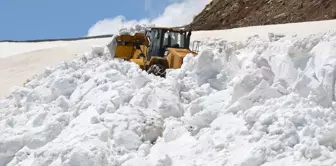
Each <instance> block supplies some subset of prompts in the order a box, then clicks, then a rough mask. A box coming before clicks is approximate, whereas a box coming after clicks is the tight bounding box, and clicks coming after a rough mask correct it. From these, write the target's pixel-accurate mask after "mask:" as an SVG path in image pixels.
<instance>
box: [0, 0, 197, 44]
mask: <svg viewBox="0 0 336 166" xmlns="http://www.w3.org/2000/svg"><path fill="white" fill-rule="evenodd" d="M145 1H146V0H97V1H93V0H0V40H27V39H43V38H63V37H82V36H86V35H87V33H88V30H89V28H90V27H91V26H93V25H94V24H95V23H96V22H97V21H99V20H102V19H104V18H114V17H116V16H118V15H123V16H124V17H125V18H126V19H127V20H133V19H134V20H140V19H143V18H155V17H157V16H158V15H159V14H160V13H162V12H163V11H164V9H165V7H167V6H168V5H169V4H171V3H172V2H171V0H152V1H147V2H151V3H150V4H151V5H149V6H150V9H149V10H146V8H145ZM196 1H197V0H196ZM147 4H149V3H147Z"/></svg>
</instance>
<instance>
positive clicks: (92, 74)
mask: <svg viewBox="0 0 336 166" xmlns="http://www.w3.org/2000/svg"><path fill="white" fill-rule="evenodd" d="M335 45H336V34H332V33H328V34H321V35H315V36H309V37H307V38H299V37H290V36H288V37H284V38H281V39H279V40H272V41H268V40H263V39H261V38H258V37H252V38H250V39H249V40H247V41H245V42H240V43H229V42H226V41H224V40H205V41H202V47H201V50H202V51H201V52H200V54H199V56H197V57H193V56H191V55H188V56H187V57H186V58H185V59H184V63H183V66H182V68H181V69H178V70H169V71H168V73H167V78H166V79H163V78H159V77H155V76H153V75H148V74H147V73H146V72H144V71H142V70H140V69H139V68H138V67H137V66H136V65H135V64H134V63H130V62H125V61H122V60H118V59H111V58H110V55H109V54H108V53H107V52H108V51H107V48H97V49H93V50H92V51H91V52H88V53H86V54H84V55H82V56H80V57H78V58H76V59H75V60H73V61H69V62H63V63H61V64H58V65H57V66H56V67H54V68H48V69H45V71H44V72H43V73H41V74H39V75H37V76H36V77H35V78H33V79H32V80H30V82H28V83H27V84H26V87H17V88H16V89H15V90H14V91H13V92H12V93H11V94H10V96H9V97H8V98H7V99H5V100H1V101H0V126H1V127H0V135H1V136H2V137H1V138H0V165H1V166H2V165H8V166H14V165H16V166H17V165H18V166H20V165H21V166H26V165H32V166H44V165H51V166H56V165H57V166H59V165H61V166H79V165H90V166H91V165H92V166H94V165H95V166H98V165H99V166H104V165H106V166H107V165H113V166H118V165H123V166H130V165H134V166H157V165H160V166H180V165H193V166H203V165H211V166H217V165H218V166H219V165H236V166H271V165H272V166H274V165H276V166H280V165H281V166H313V165H328V166H329V165H330V166H331V165H335V164H336V141H335V140H336V125H335V124H336V112H335V109H334V106H335V103H334V102H333V101H332V98H333V95H335V93H334V84H335V74H334V66H335V59H336V58H335V57H334V55H335V54H336V49H335V48H336V47H335Z"/></svg>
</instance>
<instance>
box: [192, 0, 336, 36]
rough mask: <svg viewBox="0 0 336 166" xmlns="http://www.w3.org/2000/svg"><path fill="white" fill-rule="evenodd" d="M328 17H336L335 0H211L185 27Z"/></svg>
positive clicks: (251, 24)
mask: <svg viewBox="0 0 336 166" xmlns="http://www.w3.org/2000/svg"><path fill="white" fill-rule="evenodd" d="M329 19H336V1H335V0H213V1H212V2H211V3H210V4H208V5H207V6H206V7H205V9H204V10H203V11H202V12H201V13H200V14H199V15H197V16H196V17H195V18H194V20H193V22H192V23H191V24H190V25H188V27H192V29H193V30H214V29H229V28H237V27H245V26H256V25H268V24H283V23H292V22H303V21H318V20H329ZM307 28H308V27H307Z"/></svg>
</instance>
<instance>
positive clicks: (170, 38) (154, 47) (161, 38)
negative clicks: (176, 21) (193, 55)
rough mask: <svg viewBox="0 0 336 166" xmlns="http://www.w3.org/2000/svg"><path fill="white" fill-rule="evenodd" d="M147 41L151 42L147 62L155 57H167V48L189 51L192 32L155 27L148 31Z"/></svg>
mask: <svg viewBox="0 0 336 166" xmlns="http://www.w3.org/2000/svg"><path fill="white" fill-rule="evenodd" d="M146 36H147V39H148V40H149V41H150V45H149V49H148V56H147V61H149V60H150V59H151V57H153V56H157V57H162V58H163V57H165V56H167V53H166V51H167V48H176V49H179V48H181V49H188V48H189V44H190V36H191V31H185V30H181V29H173V28H160V27H155V28H151V29H150V30H148V31H146Z"/></svg>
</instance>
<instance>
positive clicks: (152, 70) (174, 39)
mask: <svg viewBox="0 0 336 166" xmlns="http://www.w3.org/2000/svg"><path fill="white" fill-rule="evenodd" d="M190 36H191V30H184V29H180V28H166V27H152V28H150V29H148V30H146V32H145V33H135V34H134V35H129V34H122V35H118V36H117V37H116V38H115V40H116V41H115V47H114V48H111V47H109V48H110V51H111V52H114V58H121V59H124V60H127V61H132V62H134V63H136V64H138V65H139V67H140V68H141V69H143V70H146V71H147V72H148V73H149V74H154V75H156V76H161V77H165V76H166V69H177V68H180V67H181V66H182V63H183V58H184V57H185V56H186V55H187V54H190V53H191V54H192V55H193V56H196V55H197V51H194V50H193V51H191V50H190V49H189V45H190Z"/></svg>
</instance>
